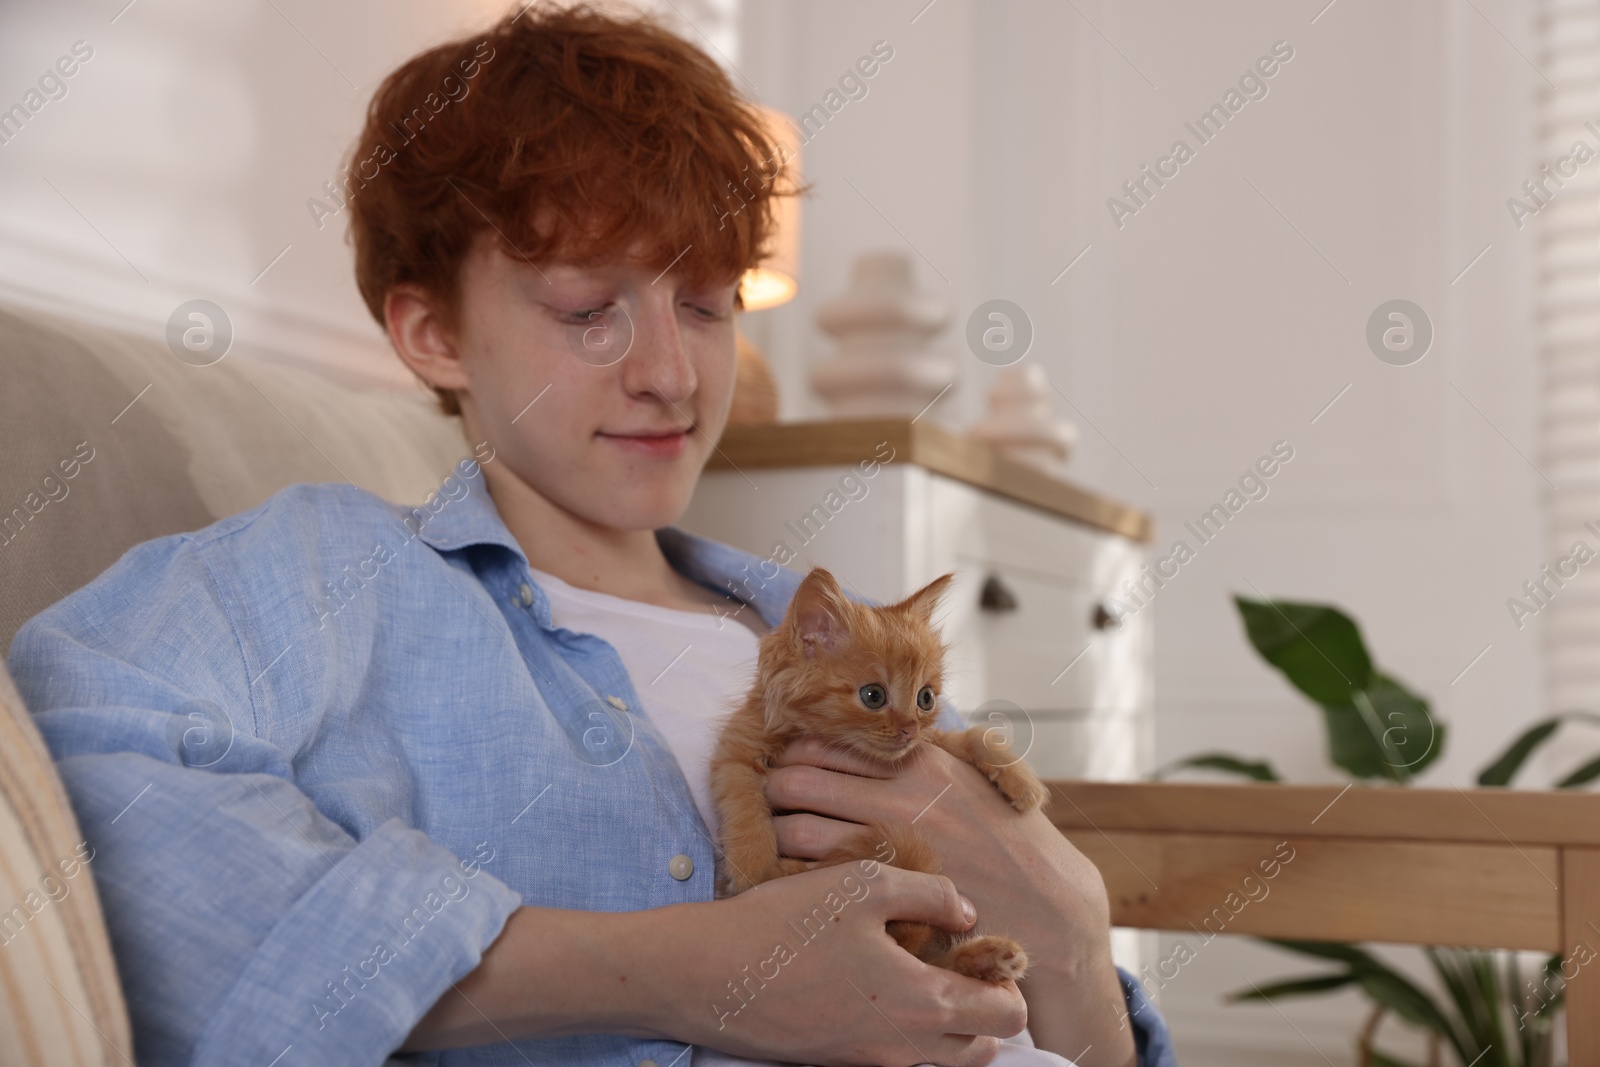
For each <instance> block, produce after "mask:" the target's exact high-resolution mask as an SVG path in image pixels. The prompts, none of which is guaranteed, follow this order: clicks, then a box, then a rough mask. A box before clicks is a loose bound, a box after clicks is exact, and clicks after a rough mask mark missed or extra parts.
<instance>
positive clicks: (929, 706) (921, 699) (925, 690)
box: [917, 685, 933, 711]
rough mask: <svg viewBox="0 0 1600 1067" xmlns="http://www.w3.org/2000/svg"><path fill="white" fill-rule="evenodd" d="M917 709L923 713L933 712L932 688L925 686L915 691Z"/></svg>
mask: <svg viewBox="0 0 1600 1067" xmlns="http://www.w3.org/2000/svg"><path fill="white" fill-rule="evenodd" d="M917 707H919V708H921V709H922V710H923V711H932V710H933V686H931V685H925V686H923V687H922V688H921V689H919V690H917Z"/></svg>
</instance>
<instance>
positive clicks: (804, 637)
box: [711, 567, 1045, 981]
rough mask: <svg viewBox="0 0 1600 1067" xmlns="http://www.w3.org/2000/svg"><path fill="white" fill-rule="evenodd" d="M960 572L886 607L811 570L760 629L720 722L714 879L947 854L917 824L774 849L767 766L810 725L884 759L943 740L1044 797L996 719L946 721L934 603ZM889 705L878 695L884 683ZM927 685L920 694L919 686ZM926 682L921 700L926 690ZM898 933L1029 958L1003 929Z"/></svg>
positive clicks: (997, 966) (994, 972)
mask: <svg viewBox="0 0 1600 1067" xmlns="http://www.w3.org/2000/svg"><path fill="white" fill-rule="evenodd" d="M953 577H954V575H950V574H946V575H944V576H943V577H940V578H937V579H935V580H934V581H932V582H930V583H929V584H928V585H926V586H924V587H923V588H922V589H919V590H917V591H916V592H915V593H913V594H911V595H910V596H908V597H906V598H905V599H904V600H902V601H900V602H899V603H897V604H890V605H887V606H885V607H881V608H872V607H866V606H863V605H860V604H856V603H854V602H852V601H851V600H849V599H848V598H846V597H845V595H844V593H843V592H842V591H841V590H840V589H839V584H838V582H836V581H835V580H834V578H833V575H831V574H829V573H828V572H827V571H825V570H823V569H822V568H820V567H818V568H816V569H814V570H812V571H811V573H810V574H808V575H806V577H805V580H804V581H802V582H801V583H800V587H799V589H798V590H796V592H795V595H794V599H793V600H792V601H790V604H789V610H788V613H787V614H786V615H785V617H784V619H783V622H782V623H780V624H779V625H778V626H776V627H774V628H773V629H772V630H770V631H769V632H768V633H767V634H766V635H765V636H764V637H762V639H761V654H760V662H759V666H758V670H757V676H756V682H755V685H754V686H753V687H752V688H751V691H750V694H749V695H748V696H747V697H746V698H745V702H744V704H743V705H742V706H741V707H740V708H739V710H737V711H735V712H734V713H733V715H732V717H731V718H730V719H729V720H728V722H727V725H726V726H724V727H723V730H722V735H721V737H720V738H719V739H718V742H717V749H716V753H715V755H713V757H712V760H711V789H712V794H713V796H714V797H715V801H716V806H717V814H718V816H719V818H720V820H721V824H722V849H723V854H722V857H721V859H720V860H719V862H718V872H717V884H718V890H719V892H720V893H721V894H722V895H725V896H729V895H733V894H736V893H742V892H744V891H745V890H747V889H750V888H751V887H753V886H757V885H760V884H761V883H762V882H766V881H769V880H771V879H773V878H779V877H782V876H784V875H788V874H796V873H798V872H800V871H804V870H808V869H810V868H811V867H812V866H828V865H831V864H837V863H847V862H849V861H851V860H858V859H874V858H875V859H879V860H884V859H886V857H887V856H889V855H890V854H889V853H888V852H887V851H886V849H885V846H887V848H888V849H890V850H892V858H888V859H887V862H889V863H892V864H893V865H894V866H896V867H901V868H904V869H906V870H913V871H923V872H926V873H929V874H937V873H938V871H939V858H938V856H937V855H935V854H934V852H933V850H932V849H931V848H930V847H929V846H928V845H927V843H926V842H925V841H923V840H922V838H921V837H920V836H918V835H917V833H916V831H915V830H913V829H911V828H910V827H907V828H905V829H904V830H892V829H889V828H886V827H869V828H868V829H866V830H864V831H863V832H862V833H860V834H858V835H856V836H855V837H854V838H853V839H851V840H850V841H849V842H847V843H846V844H845V846H844V847H842V848H839V849H836V850H834V852H832V853H831V854H829V855H828V856H826V857H825V858H824V859H822V860H821V861H819V862H818V863H817V864H811V863H807V862H806V861H804V860H798V859H791V858H788V857H784V856H780V855H779V854H778V841H777V835H776V833H775V831H774V828H773V824H772V811H771V808H770V807H769V805H768V803H767V799H766V792H765V787H766V779H767V775H768V774H769V773H771V770H772V762H773V760H774V758H776V756H777V755H778V753H779V752H781V751H782V750H783V749H784V747H785V746H787V745H788V744H789V742H791V741H793V740H795V739H796V738H800V737H815V738H820V739H821V740H823V741H825V742H827V743H828V744H831V745H835V746H837V747H839V748H841V749H845V750H847V751H849V752H853V753H855V754H857V755H860V756H864V757H866V758H867V759H869V760H873V761H875V762H878V763H885V764H890V765H893V764H897V763H899V762H901V761H902V760H905V759H906V758H907V757H909V756H910V755H911V754H912V753H913V752H915V751H916V750H917V748H918V747H919V746H922V745H928V744H933V745H938V746H939V747H940V748H943V749H944V750H945V751H947V752H949V753H950V754H952V755H954V756H956V757H958V758H960V759H963V760H965V761H967V762H968V763H971V764H972V765H973V766H975V767H977V768H978V769H979V770H980V771H982V772H983V773H984V775H985V776H986V777H987V778H988V779H989V780H990V781H991V782H993V783H994V784H995V786H996V787H997V788H998V789H999V790H1000V792H1001V794H1002V795H1003V796H1005V798H1006V799H1007V800H1009V801H1010V802H1011V804H1012V806H1014V807H1015V808H1016V809H1017V810H1018V811H1024V812H1025V811H1032V810H1034V809H1035V808H1038V807H1040V806H1041V805H1042V804H1043V803H1044V801H1045V790H1044V786H1042V785H1041V784H1040V782H1039V779H1038V778H1037V777H1036V776H1035V775H1034V774H1033V772H1032V771H1030V770H1029V769H1028V767H1027V765H1026V764H1024V763H1022V761H1021V760H1019V759H1017V758H1016V757H1015V756H1013V755H1012V754H1011V752H1010V751H1009V750H1008V749H1007V748H1006V747H1005V745H1004V743H1003V742H997V741H996V740H995V739H994V738H992V737H990V736H988V735H989V734H992V732H993V731H992V730H991V729H988V728H985V727H981V726H976V727H973V728H971V729H968V730H950V731H944V730H938V729H935V728H934V722H935V721H936V720H937V719H938V717H939V705H938V699H937V697H938V693H939V686H940V682H941V680H942V679H941V671H942V666H943V661H944V651H945V647H944V644H943V643H942V642H941V641H940V640H939V635H938V633H937V632H935V630H934V629H933V625H932V615H933V609H934V607H935V606H936V605H937V603H938V599H939V595H940V594H941V593H942V592H943V591H944V589H945V587H946V586H947V585H948V584H949V583H950V580H951V579H952V578H953ZM871 685H877V686H879V687H881V690H882V697H883V699H882V702H881V706H879V707H877V708H872V707H870V706H869V703H868V700H869V699H870V700H872V701H877V700H878V697H879V693H878V692H876V691H869V692H864V690H866V689H867V687H869V686H871ZM924 688H926V689H928V690H929V691H930V693H931V696H932V698H933V699H931V700H930V699H928V694H923V693H922V691H923V689H924ZM919 695H922V702H923V703H926V704H928V705H929V706H928V707H926V708H924V707H920V706H919V704H918V698H919ZM888 930H889V933H890V935H891V936H893V937H894V939H895V940H896V941H897V942H899V944H900V945H902V946H903V947H904V948H906V949H907V950H908V951H910V952H912V953H914V954H915V955H916V956H917V957H918V958H919V959H922V960H924V961H926V962H928V963H931V964H933V965H935V966H938V967H944V968H947V969H949V970H952V971H956V972H959V973H961V974H966V975H970V976H972V977H974V978H982V979H985V980H988V981H1001V980H1003V979H1006V978H1013V979H1015V978H1021V977H1022V976H1023V973H1024V972H1025V971H1026V969H1027V965H1028V958H1027V955H1026V953H1024V952H1023V950H1022V946H1021V945H1019V944H1017V942H1015V941H1013V940H1012V939H1010V938H1008V937H1000V936H996V935H988V936H981V937H971V936H964V935H960V934H951V933H948V932H946V931H943V930H939V929H936V928H935V927H932V926H929V925H927V924H925V923H914V922H892V923H890V924H889V926H888Z"/></svg>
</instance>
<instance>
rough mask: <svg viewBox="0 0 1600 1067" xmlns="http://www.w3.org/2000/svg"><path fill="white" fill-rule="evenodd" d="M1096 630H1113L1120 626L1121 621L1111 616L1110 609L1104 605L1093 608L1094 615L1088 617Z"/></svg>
mask: <svg viewBox="0 0 1600 1067" xmlns="http://www.w3.org/2000/svg"><path fill="white" fill-rule="evenodd" d="M1089 621H1090V622H1091V623H1093V624H1094V628H1095V629H1096V630H1113V629H1116V628H1117V627H1118V626H1121V625H1122V620H1121V619H1119V618H1117V617H1116V616H1115V615H1113V614H1111V609H1110V608H1108V607H1106V606H1105V604H1104V603H1100V604H1096V605H1095V606H1094V613H1093V614H1092V615H1091V616H1090V617H1089Z"/></svg>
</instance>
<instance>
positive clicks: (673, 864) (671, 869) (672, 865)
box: [639, 852, 694, 1067]
mask: <svg viewBox="0 0 1600 1067" xmlns="http://www.w3.org/2000/svg"><path fill="white" fill-rule="evenodd" d="M667 873H668V874H670V875H672V877H674V878H676V879H677V880H678V881H680V882H686V881H688V880H689V876H690V875H692V874H694V860H692V859H690V858H689V857H688V856H685V855H684V854H683V853H681V852H680V853H678V854H677V855H676V856H674V857H672V858H671V859H670V860H668V861H667ZM639 1067H644V1065H643V1064H640V1065H639Z"/></svg>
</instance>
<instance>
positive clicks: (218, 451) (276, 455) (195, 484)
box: [0, 303, 469, 650]
mask: <svg viewBox="0 0 1600 1067" xmlns="http://www.w3.org/2000/svg"><path fill="white" fill-rule="evenodd" d="M0 381H3V382H4V383H5V386H4V388H3V389H0V455H3V456H4V457H5V462H4V463H3V464H0V650H3V649H6V648H9V647H10V645H11V638H12V636H13V635H14V634H15V633H16V631H17V629H18V627H20V626H21V625H22V623H23V622H25V621H26V620H27V619H28V618H30V617H31V616H33V615H34V614H36V613H37V612H39V611H40V610H42V609H43V608H44V607H46V606H47V605H49V604H50V603H52V602H53V601H55V600H58V599H60V598H61V597H63V596H65V595H66V594H68V593H70V592H72V591H73V590H75V589H77V588H78V587H79V586H81V585H83V584H84V583H86V582H87V581H89V579H91V578H93V577H94V576H95V575H97V574H99V573H100V572H101V571H103V570H105V569H106V568H107V567H108V566H110V565H111V564H112V563H114V562H116V560H117V558H118V557H119V556H121V555H122V553H123V552H125V551H127V549H129V548H130V547H132V546H133V545H136V544H138V543H139V542H141V541H146V540H149V539H150V538H152V537H159V536H162V535H165V534H171V533H177V532H180V531H184V530H193V529H197V528H199V527H201V526H204V525H206V524H208V523H210V522H212V521H213V520H215V519H219V518H222V517H224V516H227V515H231V514H234V513H235V512H238V511H242V510H244V509H246V508H250V507H254V506H255V505H256V504H259V503H261V502H262V501H263V500H265V499H266V498H267V497H269V496H271V495H272V494H273V493H274V492H276V491H277V490H279V489H281V488H283V487H284V486H287V485H292V484H294V483H296V482H328V481H349V482H352V483H354V484H356V485H359V486H361V487H363V488H365V489H369V490H371V491H372V492H374V493H377V494H378V495H380V496H383V497H385V498H387V499H390V500H394V501H396V502H397V503H420V502H421V501H422V500H423V498H424V497H426V496H427V493H428V491H429V490H430V489H431V488H433V487H434V486H436V485H437V484H438V483H439V482H440V481H441V480H443V478H444V477H445V475H446V474H447V473H448V472H449V470H450V468H451V466H452V465H453V464H454V463H455V462H456V460H458V459H459V458H460V457H461V456H463V455H465V454H466V453H467V452H468V451H469V450H468V448H467V444H466V442H465V440H464V439H463V438H462V436H461V431H460V428H459V423H458V422H457V420H455V419H451V418H447V417H445V416H443V415H441V414H439V413H438V411H437V410H436V409H435V408H434V407H433V404H432V400H431V397H430V396H427V395H424V394H423V393H422V391H421V390H420V388H419V389H418V390H417V391H415V392H412V393H402V392H394V391H380V390H367V391H363V390H359V389H355V388H351V387H348V386H343V385H339V384H337V383H335V382H333V381H331V380H329V379H326V378H324V377H322V376H321V375H319V374H316V373H315V372H312V371H308V370H303V369H300V368H295V367H287V366H282V365H277V364H272V363H267V362H265V361H262V360H259V359H257V360H251V359H248V358H245V357H243V356H241V355H238V354H230V355H228V356H226V357H224V358H223V359H222V360H220V361H219V362H217V363H214V364H212V365H210V366H203V367H200V366H193V365H192V364H190V363H187V362H184V361H183V360H180V359H179V358H177V356H175V355H174V354H173V353H172V351H170V350H169V349H168V347H167V345H166V342H165V340H164V339H162V338H161V337H159V336H157V337H142V336H135V335H132V334H128V333H122V332H119V331H116V330H112V329H108V328H106V327H103V326H98V325H91V324H89V323H85V322H79V321H75V320H70V319H66V318H62V317H60V316H57V315H54V314H50V313H46V312H42V311H37V310H34V309H30V308H23V307H21V306H16V305H10V304H3V303H0Z"/></svg>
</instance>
